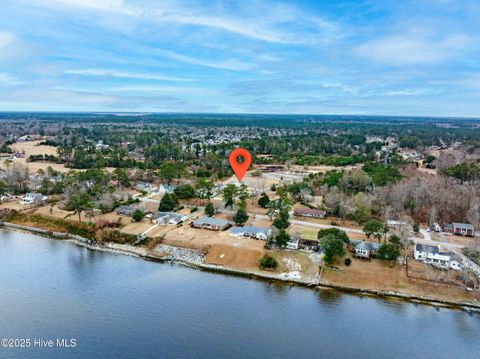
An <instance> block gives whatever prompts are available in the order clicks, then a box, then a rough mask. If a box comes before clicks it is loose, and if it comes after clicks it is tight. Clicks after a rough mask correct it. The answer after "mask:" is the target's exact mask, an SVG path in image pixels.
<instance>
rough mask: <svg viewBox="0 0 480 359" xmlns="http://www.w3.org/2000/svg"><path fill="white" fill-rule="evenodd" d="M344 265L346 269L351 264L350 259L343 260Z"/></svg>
mask: <svg viewBox="0 0 480 359" xmlns="http://www.w3.org/2000/svg"><path fill="white" fill-rule="evenodd" d="M344 263H345V265H346V266H347V267H348V266H349V265H350V264H352V260H351V259H350V258H345V261H344Z"/></svg>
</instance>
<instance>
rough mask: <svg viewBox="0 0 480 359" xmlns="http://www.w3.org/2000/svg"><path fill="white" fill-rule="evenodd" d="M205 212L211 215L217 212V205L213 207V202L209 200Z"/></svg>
mask: <svg viewBox="0 0 480 359" xmlns="http://www.w3.org/2000/svg"><path fill="white" fill-rule="evenodd" d="M205 214H206V215H207V216H209V217H211V216H213V215H214V214H215V207H213V203H212V202H208V203H207V205H206V206H205Z"/></svg>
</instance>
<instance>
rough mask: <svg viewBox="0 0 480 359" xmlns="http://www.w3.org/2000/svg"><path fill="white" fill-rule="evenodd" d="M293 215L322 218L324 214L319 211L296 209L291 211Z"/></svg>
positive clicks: (304, 208) (305, 208)
mask: <svg viewBox="0 0 480 359" xmlns="http://www.w3.org/2000/svg"><path fill="white" fill-rule="evenodd" d="M293 214H294V215H295V216H298V217H308V218H324V217H325V214H326V212H325V211H322V210H320V209H313V208H307V207H298V208H295V209H294V210H293Z"/></svg>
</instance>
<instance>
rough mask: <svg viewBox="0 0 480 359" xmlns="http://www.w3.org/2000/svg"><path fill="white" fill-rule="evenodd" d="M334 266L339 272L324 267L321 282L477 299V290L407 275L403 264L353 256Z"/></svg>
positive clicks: (451, 297)
mask: <svg viewBox="0 0 480 359" xmlns="http://www.w3.org/2000/svg"><path fill="white" fill-rule="evenodd" d="M334 265H335V266H336V267H338V268H339V271H334V270H325V271H324V272H323V275H322V282H325V283H329V284H336V285H345V286H350V287H356V288H366V289H372V290H383V291H397V292H402V293H406V294H411V295H417V296H425V297H435V298H439V299H444V300H451V301H472V300H473V299H475V298H476V299H477V300H479V299H480V295H479V294H478V293H477V294H474V293H467V292H466V291H465V289H463V288H461V287H456V286H452V285H447V284H442V283H435V282H431V281H427V280H421V279H412V278H408V277H407V276H406V273H405V267H403V266H402V265H399V264H396V263H388V262H385V261H381V260H372V261H369V262H367V261H363V260H360V259H352V264H351V265H350V266H348V267H346V266H345V265H344V264H343V259H342V260H341V261H337V263H335V264H334Z"/></svg>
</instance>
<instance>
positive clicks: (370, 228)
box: [363, 219, 384, 242]
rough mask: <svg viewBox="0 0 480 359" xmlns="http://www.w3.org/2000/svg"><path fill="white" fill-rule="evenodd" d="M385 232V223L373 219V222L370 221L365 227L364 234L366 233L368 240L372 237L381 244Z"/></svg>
mask: <svg viewBox="0 0 480 359" xmlns="http://www.w3.org/2000/svg"><path fill="white" fill-rule="evenodd" d="M383 231H384V224H383V222H381V221H379V220H376V219H372V220H371V221H368V222H367V223H365V225H364V226H363V232H364V233H365V235H366V236H367V238H369V239H370V237H372V236H373V238H375V239H377V240H378V242H380V240H381V239H382V235H383Z"/></svg>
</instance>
